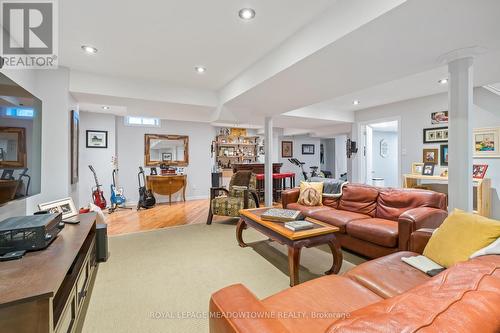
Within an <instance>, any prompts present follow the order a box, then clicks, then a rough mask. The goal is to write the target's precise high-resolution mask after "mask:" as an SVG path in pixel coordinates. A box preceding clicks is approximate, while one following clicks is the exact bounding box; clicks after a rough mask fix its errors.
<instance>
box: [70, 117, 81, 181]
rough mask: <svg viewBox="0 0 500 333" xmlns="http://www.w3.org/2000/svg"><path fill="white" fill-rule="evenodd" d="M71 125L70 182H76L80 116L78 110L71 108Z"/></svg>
mask: <svg viewBox="0 0 500 333" xmlns="http://www.w3.org/2000/svg"><path fill="white" fill-rule="evenodd" d="M70 119H71V125H70V141H71V142H70V150H71V157H70V158H71V184H76V183H78V149H79V143H78V142H79V141H80V140H79V139H78V133H79V132H78V131H79V125H80V117H79V114H78V112H76V111H75V110H71V117H70Z"/></svg>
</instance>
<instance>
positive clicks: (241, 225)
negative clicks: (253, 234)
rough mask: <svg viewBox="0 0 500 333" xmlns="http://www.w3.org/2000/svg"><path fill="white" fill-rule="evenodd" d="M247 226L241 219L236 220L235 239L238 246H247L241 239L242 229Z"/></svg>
mask: <svg viewBox="0 0 500 333" xmlns="http://www.w3.org/2000/svg"><path fill="white" fill-rule="evenodd" d="M246 228H247V224H246V223H245V221H243V219H240V220H239V221H238V225H237V226H236V240H237V241H238V245H239V246H240V247H247V246H248V245H247V244H246V243H245V242H244V241H243V230H245V229H246Z"/></svg>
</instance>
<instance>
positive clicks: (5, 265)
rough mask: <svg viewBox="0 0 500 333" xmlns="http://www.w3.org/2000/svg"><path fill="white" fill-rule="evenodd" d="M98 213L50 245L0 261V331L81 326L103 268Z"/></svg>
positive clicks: (58, 332)
mask: <svg viewBox="0 0 500 333" xmlns="http://www.w3.org/2000/svg"><path fill="white" fill-rule="evenodd" d="M95 217H96V214H95V213H89V214H82V215H80V223H79V224H75V225H72V224H66V225H65V226H64V229H63V230H61V232H60V233H59V235H58V236H57V238H56V239H55V240H54V241H53V242H52V244H50V245H49V246H48V247H47V248H46V249H44V250H40V251H35V252H28V253H26V255H25V256H24V257H23V258H21V259H19V260H13V261H6V262H0V332H2V333H63V332H64V333H72V332H75V331H76V330H77V326H78V325H77V323H79V322H81V321H80V318H82V316H83V315H82V314H83V313H84V309H85V306H84V304H85V303H87V302H88V301H87V299H88V298H89V297H90V294H89V291H90V285H91V282H92V280H93V279H94V277H95V274H96V272H97V270H96V268H97V262H96V241H95V239H96V238H95V235H96V233H95V230H96V222H95Z"/></svg>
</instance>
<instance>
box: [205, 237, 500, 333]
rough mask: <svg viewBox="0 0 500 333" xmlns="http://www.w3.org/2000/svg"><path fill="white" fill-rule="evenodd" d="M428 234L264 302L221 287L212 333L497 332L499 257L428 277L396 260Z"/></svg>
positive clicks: (417, 250) (238, 288)
mask: <svg viewBox="0 0 500 333" xmlns="http://www.w3.org/2000/svg"><path fill="white" fill-rule="evenodd" d="M431 233H432V230H429V229H422V230H419V231H417V232H414V233H413V234H412V235H411V250H412V251H414V252H408V251H402V252H398V253H393V254H390V255H388V256H385V257H382V258H378V259H374V260H372V261H368V262H366V263H363V264H361V265H359V266H357V267H355V268H354V269H352V270H350V271H349V272H347V273H346V274H344V275H343V276H339V275H328V276H324V277H321V278H318V279H314V280H311V281H308V282H305V283H302V284H299V285H297V286H295V287H293V288H289V289H286V290H283V291H281V292H279V293H277V294H275V295H272V296H270V297H267V298H265V299H262V300H259V299H257V298H256V297H255V295H254V294H252V293H251V292H250V291H249V290H248V289H247V288H246V287H244V286H243V285H241V284H236V285H232V286H229V287H226V288H224V289H221V290H219V291H218V292H216V293H214V294H213V295H212V298H211V300H210V311H211V313H210V314H211V316H210V332H211V333H304V332H307V333H316V332H321V333H323V332H327V333H334V332H364V333H366V332H380V333H382V332H383V333H385V332H454V333H470V332H482V333H494V332H496V333H498V332H500V255H489V256H483V257H478V258H475V259H472V260H469V261H466V262H463V263H459V264H457V265H455V266H453V267H451V268H449V269H447V270H445V271H444V272H442V273H440V274H438V275H436V276H435V277H432V278H431V277H429V276H427V275H426V274H424V273H422V272H420V271H418V270H416V269H414V268H413V267H411V266H409V265H407V264H405V263H403V262H402V261H401V257H404V256H414V255H417V254H418V253H421V252H422V250H423V248H424V247H425V244H426V243H427V240H428V239H429V237H430V235H431Z"/></svg>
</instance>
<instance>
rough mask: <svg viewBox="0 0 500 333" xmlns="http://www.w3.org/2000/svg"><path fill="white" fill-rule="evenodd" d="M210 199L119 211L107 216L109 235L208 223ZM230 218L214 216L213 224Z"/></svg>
mask: <svg viewBox="0 0 500 333" xmlns="http://www.w3.org/2000/svg"><path fill="white" fill-rule="evenodd" d="M208 207H209V203H208V199H207V200H192V201H186V202H176V203H172V204H171V205H169V204H168V203H162V204H159V205H156V207H154V208H151V209H148V210H145V209H141V210H140V211H136V210H135V209H133V210H118V211H116V212H114V213H113V214H109V215H107V224H108V235H110V236H113V235H121V234H128V233H132V232H139V231H146V230H155V229H162V228H166V227H172V226H176V225H183V224H194V223H206V221H207V216H208ZM228 220H230V218H227V217H223V216H214V219H213V223H217V222H221V221H228Z"/></svg>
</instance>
